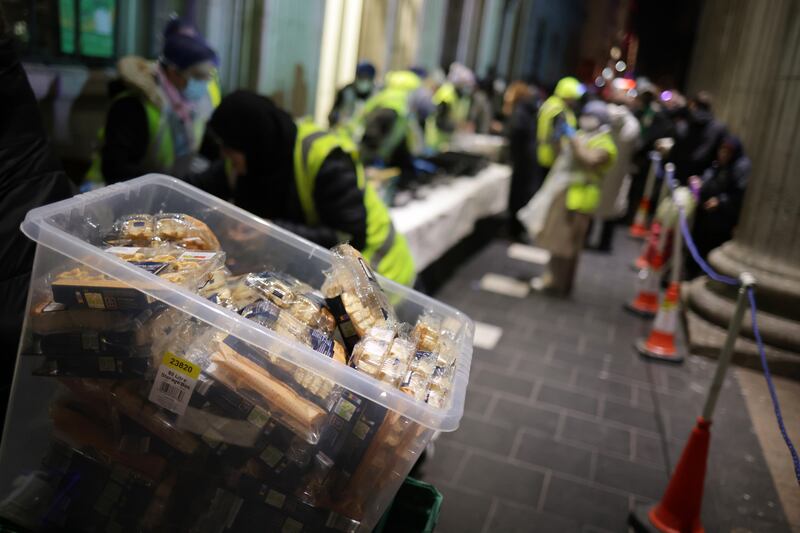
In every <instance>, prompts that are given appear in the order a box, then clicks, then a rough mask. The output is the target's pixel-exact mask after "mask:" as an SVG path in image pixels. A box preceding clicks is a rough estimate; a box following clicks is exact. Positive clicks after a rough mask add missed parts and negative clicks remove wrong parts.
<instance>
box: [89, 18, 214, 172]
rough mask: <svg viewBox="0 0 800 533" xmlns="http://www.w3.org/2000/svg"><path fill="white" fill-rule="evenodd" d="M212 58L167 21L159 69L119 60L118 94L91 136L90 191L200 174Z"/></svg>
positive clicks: (188, 30)
mask: <svg viewBox="0 0 800 533" xmlns="http://www.w3.org/2000/svg"><path fill="white" fill-rule="evenodd" d="M216 63H217V55H216V53H215V52H214V50H213V49H211V47H209V46H208V44H206V42H205V41H204V40H203V39H202V37H201V36H200V35H199V34H198V33H197V30H196V29H195V28H194V27H193V26H191V25H190V24H188V23H187V22H184V21H182V20H180V19H173V20H171V21H170V22H169V23H168V24H167V27H166V29H165V31H164V46H163V50H162V54H161V57H160V58H159V59H158V61H155V62H150V61H147V60H145V59H143V58H140V57H135V56H129V57H124V58H122V59H120V61H119V63H118V71H119V75H120V81H121V84H118V85H121V86H122V87H120V88H118V89H117V93H116V95H114V97H113V100H112V102H111V107H110V108H109V111H108V115H107V117H106V122H105V126H104V128H103V129H102V130H101V131H100V133H99V135H98V144H99V146H98V149H97V150H96V151H95V153H94V155H93V158H92V163H91V166H90V168H89V171H88V172H87V174H86V182H87V185H88V186H90V187H94V186H99V185H102V184H104V183H114V182H117V181H124V180H127V179H130V178H134V177H137V176H140V175H142V174H147V173H148V172H161V173H165V174H171V175H177V176H181V175H186V174H190V173H193V172H201V171H203V170H205V167H206V165H207V162H206V161H204V160H203V159H202V158H200V157H198V153H199V151H200V148H201V144H202V142H203V134H204V131H205V125H206V122H207V121H208V119H209V117H210V116H211V113H212V112H213V110H214V108H215V107H216V106H217V105H218V104H219V101H220V97H221V95H220V88H219V84H218V81H217V77H216Z"/></svg>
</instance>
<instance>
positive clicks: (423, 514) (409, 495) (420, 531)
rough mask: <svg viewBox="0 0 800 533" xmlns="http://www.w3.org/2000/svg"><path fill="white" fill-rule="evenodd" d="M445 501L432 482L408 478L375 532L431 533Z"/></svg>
mask: <svg viewBox="0 0 800 533" xmlns="http://www.w3.org/2000/svg"><path fill="white" fill-rule="evenodd" d="M442 500H443V496H442V493H441V492H439V491H438V490H436V487H434V486H433V485H431V484H430V483H425V482H423V481H419V480H417V479H414V478H410V477H407V478H406V480H405V481H404V482H403V484H402V485H401V486H400V490H399V491H397V495H396V496H395V497H394V501H393V502H392V504H391V505H390V506H389V509H387V510H386V512H385V513H384V515H383V518H381V521H380V522H378V525H377V526H376V527H375V529H374V530H373V533H400V532H403V533H430V532H432V531H433V530H434V529H436V522H438V521H439V510H440V509H441V507H442Z"/></svg>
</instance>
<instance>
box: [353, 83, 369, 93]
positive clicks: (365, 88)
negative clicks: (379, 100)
mask: <svg viewBox="0 0 800 533" xmlns="http://www.w3.org/2000/svg"><path fill="white" fill-rule="evenodd" d="M370 91H372V82H371V81H370V80H356V92H358V93H360V94H366V93H368V92H370Z"/></svg>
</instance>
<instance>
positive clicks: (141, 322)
mask: <svg viewBox="0 0 800 533" xmlns="http://www.w3.org/2000/svg"><path fill="white" fill-rule="evenodd" d="M56 305H58V304H56ZM74 311H75V312H78V311H83V310H74ZM84 312H85V313H94V314H104V312H103V311H92V310H89V311H84ZM62 314H69V312H66V313H64V312H62ZM152 316H153V312H152V311H151V310H149V309H148V310H145V311H142V312H140V313H137V314H135V315H121V316H120V317H118V322H117V323H115V324H103V325H105V326H107V327H106V328H105V329H94V328H89V327H84V328H78V327H74V326H72V327H70V326H71V325H70V324H68V323H66V322H64V325H63V327H61V328H58V329H56V328H52V327H51V328H48V330H49V331H48V333H45V334H37V335H36V340H37V341H38V346H39V349H40V351H41V353H42V354H44V355H49V356H68V355H74V356H87V357H96V356H100V355H106V356H113V357H120V358H121V357H147V356H148V355H149V351H150V347H149V344H150V342H151V340H152V338H151V335H150V333H151V330H150V328H149V327H147V323H148V321H149V320H150V319H151V318H152ZM40 330H41V329H40Z"/></svg>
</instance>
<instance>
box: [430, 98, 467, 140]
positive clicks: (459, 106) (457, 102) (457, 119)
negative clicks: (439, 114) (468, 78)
mask: <svg viewBox="0 0 800 533" xmlns="http://www.w3.org/2000/svg"><path fill="white" fill-rule="evenodd" d="M432 102H433V104H434V105H435V106H436V107H437V108H438V107H439V106H440V105H442V104H444V105H446V106H447V108H448V114H449V115H450V116H449V118H450V120H451V121H452V122H453V123H454V124H459V123H462V122H465V121H466V120H467V117H468V115H469V100H468V99H467V98H459V96H458V92H457V91H456V87H455V85H453V84H452V83H450V82H446V83H443V84H442V85H441V87H439V88H438V89H436V92H435V93H433V98H432ZM451 135H452V132H446V131H442V130H441V129H440V128H439V127H438V126H437V125H436V113H432V114H431V115H430V116H429V117H428V118H427V119H425V144H426V145H427V146H428V147H430V148H433V149H435V150H439V149H441V148H442V147H443V146H444V145H445V144H446V143H448V142H450V137H451Z"/></svg>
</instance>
